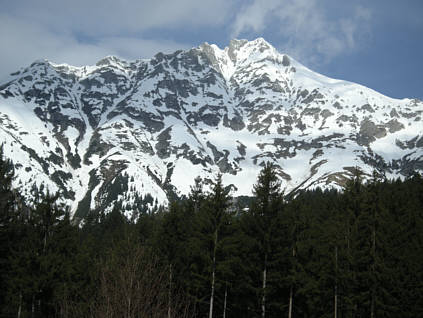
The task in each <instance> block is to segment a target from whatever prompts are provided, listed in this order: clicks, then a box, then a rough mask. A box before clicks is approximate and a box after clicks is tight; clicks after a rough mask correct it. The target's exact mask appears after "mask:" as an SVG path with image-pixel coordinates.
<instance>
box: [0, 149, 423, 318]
mask: <svg viewBox="0 0 423 318" xmlns="http://www.w3.org/2000/svg"><path fill="white" fill-rule="evenodd" d="M0 158H1V160H0V212H1V220H0V230H1V232H0V235H1V246H0V262H1V264H0V286H1V289H0V304H1V317H119V318H120V317H259V316H261V317H339V318H340V317H423V266H422V264H423V179H422V176H421V175H418V174H416V175H414V176H413V177H411V178H409V179H406V180H403V181H401V180H385V179H384V178H383V176H378V175H376V174H374V176H373V178H371V181H369V182H366V183H363V182H362V177H361V176H360V173H359V172H358V171H357V172H356V173H355V177H354V178H353V179H351V180H350V181H349V182H348V183H347V185H346V187H345V189H344V191H342V192H338V191H335V190H333V191H328V190H326V191H322V190H319V189H315V190H313V191H305V192H300V193H298V194H297V195H295V196H293V197H285V196H284V195H283V193H282V191H281V187H280V183H279V181H278V179H277V178H276V176H275V173H274V170H273V169H274V167H273V166H272V165H271V164H266V165H265V166H264V167H263V169H262V170H261V172H260V174H259V176H258V178H257V180H256V183H255V186H254V189H253V194H254V198H253V199H252V202H251V204H250V205H249V208H242V207H240V206H237V204H236V203H234V202H235V201H234V200H233V198H232V197H231V193H230V192H229V191H228V188H226V187H225V185H224V184H222V181H221V177H220V176H218V177H217V178H216V179H215V182H214V184H213V186H212V187H211V190H210V191H205V190H203V182H202V180H201V179H197V180H196V183H195V186H194V187H192V188H191V192H190V194H189V196H188V197H187V198H186V199H185V200H178V201H174V202H173V203H171V204H170V206H169V208H166V209H164V208H162V209H159V210H158V211H156V212H155V213H148V212H145V213H142V214H140V215H139V216H138V218H137V219H136V220H135V219H134V220H127V219H126V218H125V217H124V216H123V214H122V213H121V212H120V211H119V207H118V206H116V207H115V209H114V210H113V211H112V212H111V213H109V214H104V213H102V212H101V211H100V212H92V213H90V214H89V215H88V216H87V217H86V218H85V219H84V220H82V221H81V222H80V223H79V224H74V223H75V222H74V221H73V220H72V219H70V216H69V212H68V211H66V209H64V208H63V207H61V206H60V205H58V204H56V202H58V197H57V196H55V195H52V194H50V195H46V196H40V197H39V198H38V201H37V202H38V203H37V204H36V205H35V206H33V207H28V206H26V205H25V202H24V201H23V199H22V198H21V197H20V196H19V194H18V193H16V192H15V191H14V190H13V189H12V188H11V181H12V178H13V170H12V166H13V165H12V164H11V163H10V162H9V161H6V160H4V159H3V155H2V154H1V156H0Z"/></svg>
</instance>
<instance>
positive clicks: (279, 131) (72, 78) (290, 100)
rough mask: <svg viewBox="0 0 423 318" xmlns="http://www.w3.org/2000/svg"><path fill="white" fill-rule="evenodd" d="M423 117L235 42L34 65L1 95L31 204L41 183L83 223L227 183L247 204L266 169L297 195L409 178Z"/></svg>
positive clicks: (418, 156)
mask: <svg viewBox="0 0 423 318" xmlns="http://www.w3.org/2000/svg"><path fill="white" fill-rule="evenodd" d="M422 112H423V103H422V102H421V101H418V100H409V99H404V100H396V99H391V98H388V97H386V96H383V95H381V94H379V93H377V92H375V91H373V90H371V89H368V88H366V87H363V86H360V85H357V84H354V83H349V82H345V81H340V80H334V79H330V78H327V77H325V76H322V75H320V74H317V73H315V72H313V71H311V70H309V69H307V68H306V67H304V66H302V65H301V64H300V63H298V62H296V61H295V60H293V59H292V58H291V57H289V56H287V55H284V54H280V53H278V52H277V51H276V49H275V48H273V47H272V46H271V45H270V44H269V43H267V42H266V41H264V40H263V39H257V40H255V41H251V42H248V41H245V40H233V41H231V43H230V45H229V46H228V47H226V48H225V49H223V50H222V49H219V48H218V47H217V46H215V45H209V44H207V43H205V44H202V45H201V46H200V47H198V48H193V49H191V50H188V51H177V52H175V53H173V54H168V55H165V54H162V53H158V54H157V55H155V56H154V57H153V58H152V59H150V60H137V61H133V62H127V61H123V60H120V59H118V58H116V57H106V58H105V59H103V60H101V61H99V62H98V63H97V64H96V65H95V66H87V67H73V66H69V65H57V64H53V63H50V62H48V61H37V62H35V63H33V64H32V65H31V66H29V67H27V68H24V69H21V70H20V71H18V72H16V73H14V74H12V79H11V80H10V81H9V82H7V83H4V84H2V85H1V86H0V141H1V142H2V143H4V149H5V153H6V155H7V156H8V157H10V158H11V159H12V160H13V162H14V164H15V168H16V175H17V178H16V180H15V186H16V187H18V188H19V189H21V191H22V193H23V194H24V195H26V196H27V197H28V198H31V197H32V194H31V191H33V187H34V185H36V186H38V187H40V186H42V185H43V187H44V188H48V189H49V190H50V191H52V192H56V191H60V192H61V193H63V196H64V198H65V201H66V203H67V204H68V205H69V206H70V207H71V209H72V211H74V212H75V213H76V215H77V216H82V215H84V214H85V213H86V212H87V211H88V209H89V208H101V209H110V208H111V207H112V206H113V204H114V202H116V201H117V200H121V201H122V202H123V203H124V207H126V208H127V210H128V213H129V214H130V213H131V212H132V211H142V210H145V209H147V208H151V207H153V206H154V205H156V204H157V205H159V204H166V203H167V202H168V198H169V197H170V196H173V195H181V194H186V193H188V192H189V189H190V185H192V184H193V180H194V178H195V177H196V176H201V177H203V178H205V179H213V178H214V176H215V175H216V174H217V173H218V172H222V173H223V174H224V182H225V183H226V184H232V185H233V188H234V190H235V191H234V194H235V195H241V194H245V195H248V194H250V193H251V192H250V191H251V189H252V185H253V183H254V182H255V179H256V176H257V173H258V171H259V170H260V168H261V165H262V164H263V163H264V162H266V161H269V160H270V161H272V162H274V163H275V164H277V165H278V166H279V173H280V177H281V178H282V179H283V186H284V187H286V191H287V192H288V191H291V190H293V189H296V188H298V187H302V188H305V187H310V186H315V185H323V186H326V185H328V186H331V185H337V184H338V185H342V184H343V182H345V179H346V178H347V177H348V176H349V175H350V174H351V171H352V169H354V167H357V166H358V167H360V168H361V169H362V170H363V171H364V172H366V173H369V174H370V173H371V172H372V170H374V169H377V170H379V171H381V172H384V173H385V174H386V175H387V176H388V177H397V176H407V175H409V174H411V173H413V172H414V171H418V170H420V171H421V170H423V125H422V119H421V117H422Z"/></svg>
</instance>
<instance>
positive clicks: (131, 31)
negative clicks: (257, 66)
mask: <svg viewBox="0 0 423 318" xmlns="http://www.w3.org/2000/svg"><path fill="white" fill-rule="evenodd" d="M233 4H234V3H233V2H231V1H226V0H215V1H210V2H202V1H197V0H179V1H174V0H91V1H86V0H73V1H61V0H40V1H32V0H31V1H29V0H26V1H10V2H8V3H6V4H5V5H4V6H3V7H2V10H3V11H2V13H0V43H2V49H1V50H0V70H1V73H0V80H1V79H2V78H5V77H6V75H7V74H9V73H11V72H13V71H15V70H17V69H18V68H20V67H22V66H26V65H29V64H30V63H32V62H33V61H34V60H36V59H40V58H43V59H44V58H45V59H48V60H51V61H53V62H57V63H64V62H66V63H68V64H73V65H89V64H94V63H95V62H96V61H98V60H99V59H101V58H103V57H104V56H106V55H117V56H119V57H122V58H126V59H137V58H149V57H152V56H153V55H154V54H156V53H157V52H172V51H175V50H177V49H185V48H189V47H191V46H192V45H191V43H186V42H184V40H182V41H181V40H177V39H178V36H180V35H183V33H184V30H195V29H201V30H204V29H207V28H210V27H219V26H222V24H223V23H225V21H227V19H228V16H229V15H230V13H231V12H232V10H231V6H233ZM162 33H163V36H162ZM166 35H167V36H166ZM182 38H183V37H182ZM205 40H207V39H205ZM185 41H186V40H185ZM188 41H189V40H188Z"/></svg>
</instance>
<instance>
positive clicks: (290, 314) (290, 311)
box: [288, 285, 294, 318]
mask: <svg viewBox="0 0 423 318" xmlns="http://www.w3.org/2000/svg"><path fill="white" fill-rule="evenodd" d="M293 289H294V288H293V287H292V285H291V289H290V290H289V309H288V318H292V298H293V293H294V290H293Z"/></svg>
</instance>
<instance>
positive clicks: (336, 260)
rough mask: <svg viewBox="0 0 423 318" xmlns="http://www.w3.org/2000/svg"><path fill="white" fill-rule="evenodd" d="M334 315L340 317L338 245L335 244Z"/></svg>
mask: <svg viewBox="0 0 423 318" xmlns="http://www.w3.org/2000/svg"><path fill="white" fill-rule="evenodd" d="M334 317H335V318H338V246H335V299H334Z"/></svg>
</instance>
